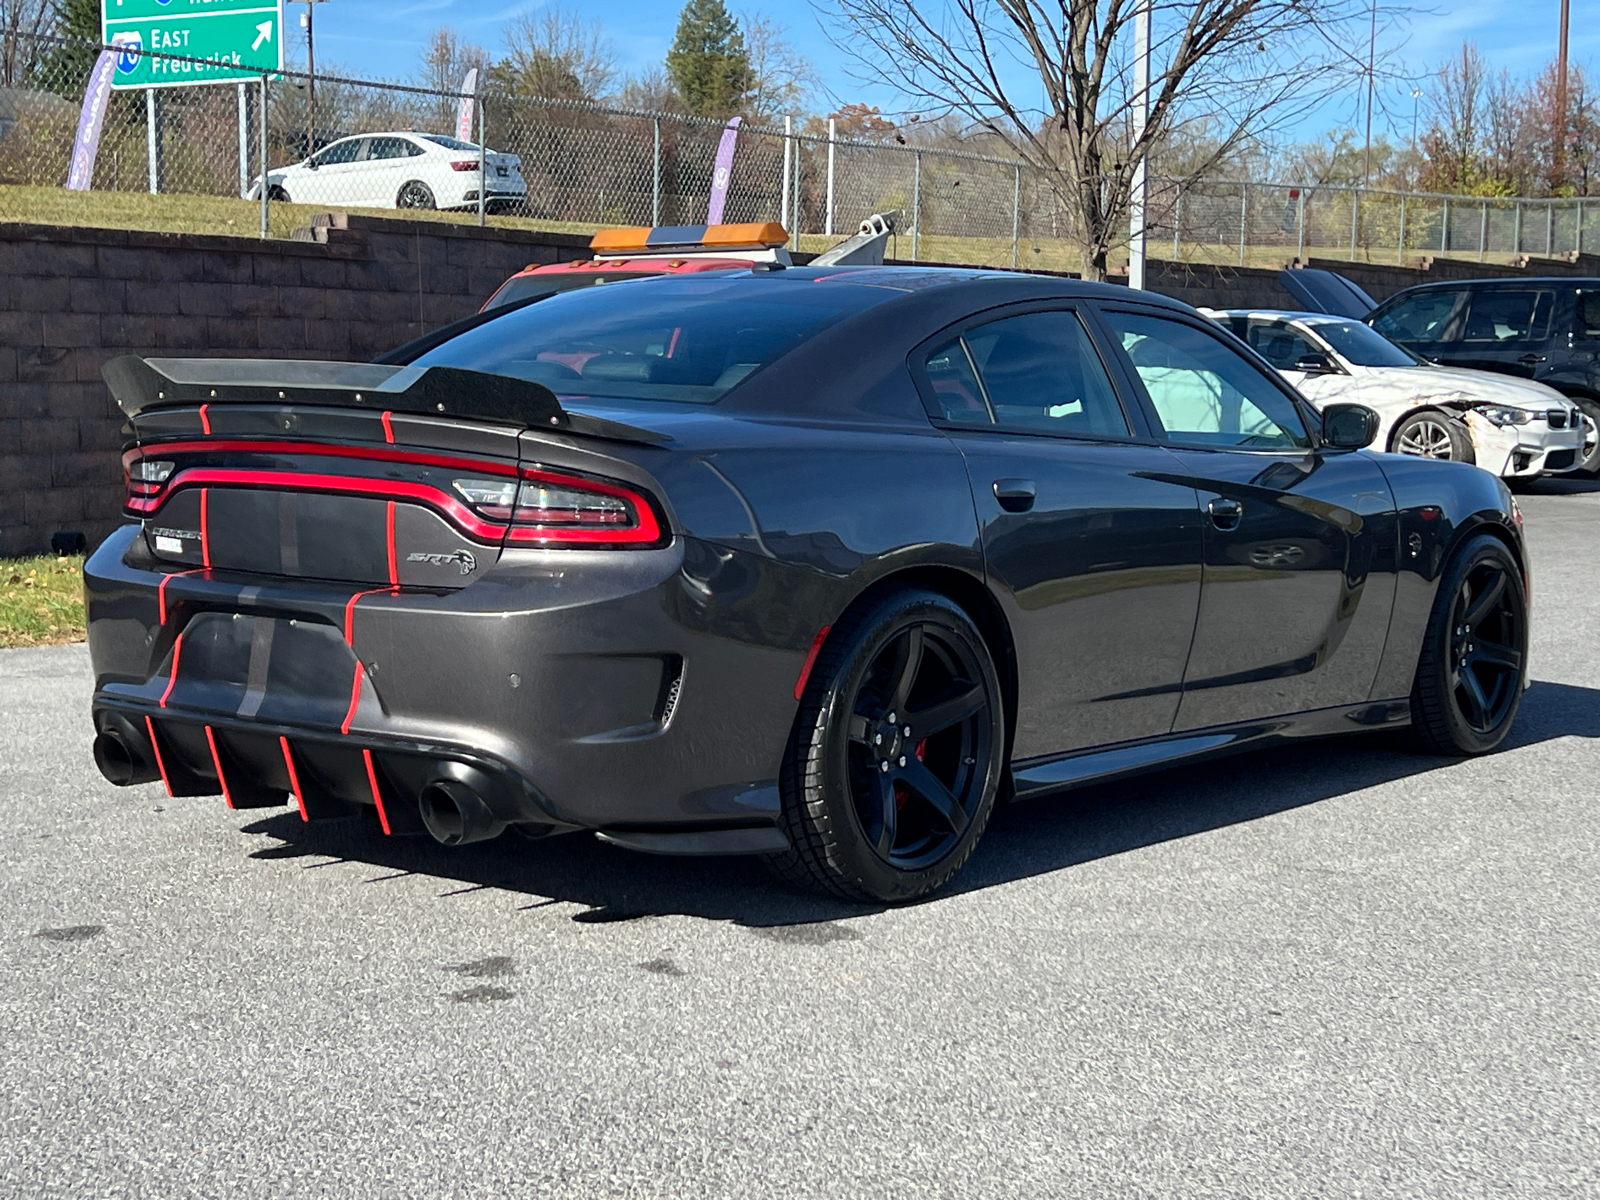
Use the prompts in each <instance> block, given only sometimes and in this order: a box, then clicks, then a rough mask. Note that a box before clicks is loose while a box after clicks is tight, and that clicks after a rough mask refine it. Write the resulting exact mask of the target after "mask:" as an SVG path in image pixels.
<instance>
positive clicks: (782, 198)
mask: <svg viewBox="0 0 1600 1200" xmlns="http://www.w3.org/2000/svg"><path fill="white" fill-rule="evenodd" d="M793 134H794V118H793V117H785V118H784V119H783V179H782V181H781V182H780V184H779V187H778V224H780V225H782V226H783V227H784V228H785V229H788V228H789V179H790V174H791V172H792V171H793V169H794V168H793V167H792V166H791V165H790V155H792V154H793V153H794V138H793ZM656 145H657V146H660V145H661V118H660V117H657V118H656ZM651 224H655V222H651Z"/></svg>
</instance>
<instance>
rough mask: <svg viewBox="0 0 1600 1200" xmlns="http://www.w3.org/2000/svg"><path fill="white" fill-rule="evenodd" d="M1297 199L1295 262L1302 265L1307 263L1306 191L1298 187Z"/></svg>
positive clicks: (1295, 191)
mask: <svg viewBox="0 0 1600 1200" xmlns="http://www.w3.org/2000/svg"><path fill="white" fill-rule="evenodd" d="M1294 199H1295V210H1296V211H1295V217H1294V223H1295V244H1294V256H1295V260H1296V261H1297V262H1299V263H1300V264H1301V265H1304V264H1305V261H1306V189H1305V188H1303V187H1297V188H1295V190H1294Z"/></svg>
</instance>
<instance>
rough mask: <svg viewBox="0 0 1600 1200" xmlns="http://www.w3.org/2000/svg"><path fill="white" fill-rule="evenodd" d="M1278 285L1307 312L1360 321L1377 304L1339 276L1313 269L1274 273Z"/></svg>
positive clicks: (1296, 269) (1292, 269)
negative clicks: (1276, 276)
mask: <svg viewBox="0 0 1600 1200" xmlns="http://www.w3.org/2000/svg"><path fill="white" fill-rule="evenodd" d="M1278 282H1279V283H1280V284H1281V285H1282V286H1283V290H1284V291H1286V292H1288V293H1289V294H1290V295H1291V296H1293V297H1294V298H1295V299H1296V300H1297V301H1299V302H1300V304H1301V305H1302V306H1304V308H1305V310H1306V311H1307V312H1314V313H1327V314H1328V315H1329V316H1332V317H1349V318H1351V319H1352V320H1355V321H1364V320H1366V319H1367V315H1368V314H1369V313H1371V312H1372V310H1373V309H1375V308H1377V307H1378V302H1377V301H1376V300H1374V299H1373V298H1372V297H1371V296H1369V295H1367V293H1366V292H1364V291H1362V290H1361V288H1359V287H1357V286H1356V285H1355V284H1353V283H1351V282H1350V281H1349V280H1348V279H1346V278H1345V277H1344V276H1343V275H1340V274H1337V273H1336V272H1334V271H1323V270H1319V269H1317V268H1315V267H1301V268H1291V269H1290V270H1287V271H1279V272H1278Z"/></svg>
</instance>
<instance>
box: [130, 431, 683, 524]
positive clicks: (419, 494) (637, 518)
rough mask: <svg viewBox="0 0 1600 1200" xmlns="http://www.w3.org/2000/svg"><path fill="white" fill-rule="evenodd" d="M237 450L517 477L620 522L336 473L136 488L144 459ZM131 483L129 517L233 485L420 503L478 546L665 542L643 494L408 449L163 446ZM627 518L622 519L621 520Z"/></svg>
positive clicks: (237, 470) (232, 472) (255, 474)
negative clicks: (555, 515)
mask: <svg viewBox="0 0 1600 1200" xmlns="http://www.w3.org/2000/svg"><path fill="white" fill-rule="evenodd" d="M224 449H226V450H236V451H245V452H249V453H257V454H296V455H305V454H311V455H325V456H329V457H345V458H352V457H353V458H360V459H363V460H367V461H387V462H396V463H407V464H412V465H425V466H438V467H450V468H455V469H458V470H462V471H471V472H473V473H475V474H480V475H481V474H491V475H498V476H502V477H506V478H508V479H515V480H517V481H518V484H519V486H522V485H525V484H534V485H537V486H539V487H544V488H551V489H559V490H560V491H561V492H562V493H580V494H585V493H586V494H589V495H592V496H596V497H605V498H608V500H609V501H610V504H609V505H608V506H607V507H608V511H611V512H614V513H618V514H619V518H618V519H617V520H615V521H612V522H610V523H607V524H604V525H588V526H584V525H571V524H566V523H559V524H558V523H552V522H544V523H541V522H540V521H539V520H538V519H537V517H536V515H535V514H536V512H537V510H533V509H527V508H522V507H519V508H517V509H516V510H515V511H514V512H513V513H512V514H511V519H510V520H509V521H508V520H507V519H506V514H505V513H504V512H503V511H499V512H493V513H485V512H482V511H479V510H478V509H475V508H474V507H473V506H472V505H471V504H468V503H467V502H465V501H464V500H463V499H462V497H460V496H458V495H455V494H453V493H452V492H449V491H446V490H445V489H444V488H442V487H437V486H435V485H434V484H431V483H423V482H418V481H412V480H400V479H376V478H369V477H364V476H359V475H340V474H337V473H333V472H318V471H284V470H274V469H272V468H264V467H189V468H186V469H183V470H179V471H177V472H176V473H174V474H173V475H172V476H171V477H170V478H168V479H165V480H164V481H163V482H162V483H160V484H156V485H153V486H152V485H151V484H148V483H144V482H142V481H140V482H139V483H138V486H135V480H134V479H133V477H132V476H133V467H134V464H136V463H137V462H138V461H139V460H140V459H141V458H143V457H144V455H145V454H146V453H149V454H152V455H154V454H159V455H161V456H162V458H167V457H173V456H176V455H178V454H180V453H182V452H183V451H185V450H191V451H206V452H212V453H214V452H216V451H218V450H224ZM123 463H124V469H125V473H126V474H127V475H128V477H129V487H128V498H127V502H126V505H125V507H126V510H127V512H128V513H129V515H131V516H136V517H148V516H152V515H154V514H155V513H156V512H157V511H158V510H159V509H160V508H161V507H162V506H163V505H164V504H165V503H166V502H167V501H168V500H170V499H171V498H172V496H173V495H174V494H175V493H177V492H179V491H181V490H183V489H185V488H191V487H205V488H209V487H237V488H252V489H261V490H272V491H303V492H329V493H338V494H341V495H347V496H364V497H370V498H373V499H380V500H390V501H397V502H401V503H408V504H420V505H423V506H424V507H427V508H431V509H433V510H434V511H435V512H437V513H439V514H440V515H441V516H443V517H444V518H445V519H446V520H448V521H450V522H451V523H452V524H454V525H455V526H456V527H457V528H458V529H460V530H461V531H462V532H463V533H465V534H467V535H468V536H469V537H473V538H476V539H478V540H479V541H483V542H499V541H502V540H507V541H509V542H511V543H513V544H516V545H528V546H543V547H548V548H552V549H557V548H562V547H603V546H620V547H645V546H652V545H656V544H658V543H660V542H661V541H662V526H661V522H660V520H659V518H658V517H657V515H656V509H655V505H654V504H652V503H651V501H650V499H649V497H648V496H646V495H645V494H644V493H642V492H639V491H635V490H634V489H632V488H629V487H626V486H624V485H622V484H619V483H615V482H612V481H609V480H598V479H590V478H588V477H584V476H577V475H567V474H564V473H562V472H558V471H550V470H546V469H545V468H542V467H515V466H511V465H510V464H506V463H497V462H492V461H491V462H485V461H481V460H475V459H463V458H454V457H450V456H446V455H437V454H427V453H420V452H412V451H392V450H391V451H389V452H387V453H385V452H383V451H381V450H377V449H375V448H368V447H343V446H328V445H319V444H316V443H299V442H232V443H219V442H196V443H192V444H180V443H166V444H163V445H159V446H153V447H150V448H148V450H132V451H129V452H128V453H127V454H126V455H124V457H123ZM621 514H625V516H626V519H625V520H623V519H621Z"/></svg>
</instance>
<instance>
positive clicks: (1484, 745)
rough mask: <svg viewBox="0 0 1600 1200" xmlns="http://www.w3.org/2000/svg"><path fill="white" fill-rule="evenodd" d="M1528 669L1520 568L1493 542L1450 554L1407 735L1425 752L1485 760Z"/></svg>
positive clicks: (1507, 726)
mask: <svg viewBox="0 0 1600 1200" xmlns="http://www.w3.org/2000/svg"><path fill="white" fill-rule="evenodd" d="M1527 671H1528V600H1527V591H1526V585H1525V582H1524V580H1523V575H1522V569H1521V568H1520V567H1519V566H1518V565H1517V560H1516V559H1515V557H1513V555H1512V553H1511V551H1510V550H1509V549H1508V548H1507V547H1506V544H1505V543H1504V542H1502V541H1501V540H1500V539H1499V538H1496V537H1491V536H1489V535H1488V534H1480V535H1479V536H1478V537H1475V538H1472V539H1471V540H1470V541H1468V542H1467V543H1466V544H1465V545H1464V546H1462V547H1461V548H1460V549H1459V550H1457V551H1456V553H1455V555H1454V557H1452V558H1451V560H1450V563H1449V565H1448V566H1447V567H1446V568H1445V572H1444V575H1443V576H1442V577H1441V578H1440V580H1439V591H1438V594H1437V595H1436V596H1435V597H1434V601H1433V612H1432V614H1431V615H1430V616H1429V618H1428V630H1427V633H1426V634H1425V635H1424V637H1423V642H1422V654H1421V656H1420V657H1419V658H1418V660H1417V676H1416V681H1415V683H1414V684H1413V686H1412V689H1411V724H1412V732H1413V735H1414V737H1415V739H1416V740H1417V742H1418V743H1419V744H1420V745H1419V748H1420V749H1422V750H1424V751H1426V752H1428V753H1431V754H1448V755H1474V754H1487V753H1489V752H1490V751H1491V750H1494V749H1496V748H1497V747H1498V746H1499V745H1500V743H1501V742H1503V741H1505V739H1506V735H1507V734H1509V733H1510V732H1511V725H1512V723H1513V722H1514V721H1515V720H1516V717H1517V710H1518V709H1519V708H1520V707H1521V706H1522V692H1523V686H1524V683H1525V682H1526V678H1527Z"/></svg>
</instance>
